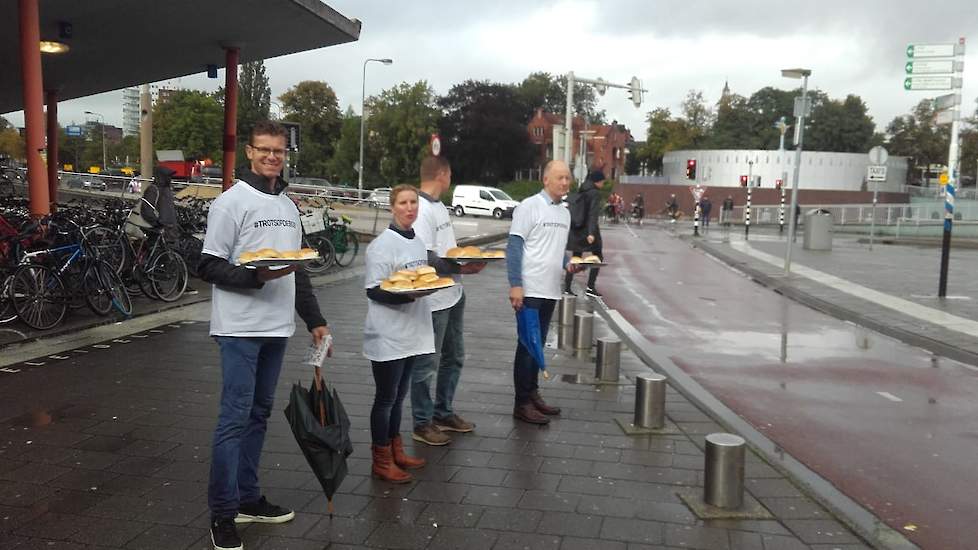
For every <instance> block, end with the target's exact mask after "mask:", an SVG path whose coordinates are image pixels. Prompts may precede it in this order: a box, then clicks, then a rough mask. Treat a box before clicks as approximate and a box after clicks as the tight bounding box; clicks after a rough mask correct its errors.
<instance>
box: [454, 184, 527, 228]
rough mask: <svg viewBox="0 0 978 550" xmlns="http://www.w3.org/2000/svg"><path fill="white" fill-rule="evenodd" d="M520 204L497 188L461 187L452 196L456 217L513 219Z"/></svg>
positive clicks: (457, 187)
mask: <svg viewBox="0 0 978 550" xmlns="http://www.w3.org/2000/svg"><path fill="white" fill-rule="evenodd" d="M518 204H519V202H517V201H514V200H513V198H512V197H510V196H509V195H507V194H506V193H505V192H503V190H502V189H497V188H495V187H483V186H481V185H459V186H456V187H455V192H454V193H453V194H452V211H453V212H455V215H456V216H464V215H466V214H471V215H473V216H492V217H493V218H496V219H497V220H498V219H500V218H503V217H512V216H513V209H515V208H516V206H517V205H518Z"/></svg>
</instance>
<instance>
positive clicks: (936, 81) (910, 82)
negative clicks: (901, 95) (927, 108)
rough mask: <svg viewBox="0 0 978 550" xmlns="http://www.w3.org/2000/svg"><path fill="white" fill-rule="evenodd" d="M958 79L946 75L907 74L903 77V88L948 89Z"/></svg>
mask: <svg viewBox="0 0 978 550" xmlns="http://www.w3.org/2000/svg"><path fill="white" fill-rule="evenodd" d="M958 81H959V80H958V79H955V78H954V77H952V76H950V75H948V76H908V77H907V78H904V79H903V89H904V90H950V89H952V88H955V87H956V84H957V83H958Z"/></svg>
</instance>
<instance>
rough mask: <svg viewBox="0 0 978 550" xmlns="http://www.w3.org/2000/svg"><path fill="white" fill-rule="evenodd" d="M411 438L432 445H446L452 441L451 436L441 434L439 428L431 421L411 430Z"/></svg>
mask: <svg viewBox="0 0 978 550" xmlns="http://www.w3.org/2000/svg"><path fill="white" fill-rule="evenodd" d="M411 439H413V440H415V441H420V442H421V443H426V444H428V445H431V446H434V447H440V446H442V445H448V444H449V443H451V442H452V438H450V437H448V435H446V434H443V433H442V432H441V430H439V429H438V428H436V427H435V425H434V424H431V423H429V424H425V425H424V426H421V427H420V428H418V429H416V430H414V431H413V432H411Z"/></svg>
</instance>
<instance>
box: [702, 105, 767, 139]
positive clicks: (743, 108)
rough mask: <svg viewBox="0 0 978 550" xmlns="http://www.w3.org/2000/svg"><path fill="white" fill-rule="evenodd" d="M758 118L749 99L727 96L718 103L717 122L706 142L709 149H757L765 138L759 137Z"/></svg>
mask: <svg viewBox="0 0 978 550" xmlns="http://www.w3.org/2000/svg"><path fill="white" fill-rule="evenodd" d="M757 118H758V117H757V116H756V115H755V113H754V112H752V111H751V109H750V104H749V103H748V101H747V98H745V97H744V96H741V95H737V94H727V95H725V96H724V97H723V98H721V99H720V101H719V103H717V114H716V122H715V123H714V124H713V129H712V131H711V132H710V135H709V138H708V139H707V140H706V141H705V144H704V145H705V147H707V148H708V149H741V148H742V149H757V148H759V147H760V144H761V143H762V140H763V137H762V136H759V135H758V132H757V130H758V128H757V126H758V124H757Z"/></svg>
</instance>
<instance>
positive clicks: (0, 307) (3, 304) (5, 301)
mask: <svg viewBox="0 0 978 550" xmlns="http://www.w3.org/2000/svg"><path fill="white" fill-rule="evenodd" d="M13 278H14V276H13V275H6V276H4V278H3V284H2V285H0V323H9V322H10V321H13V320H14V319H16V318H17V312H16V311H14V303H13V302H12V301H11V300H10V297H9V296H8V295H9V294H10V281H12V280H13Z"/></svg>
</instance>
